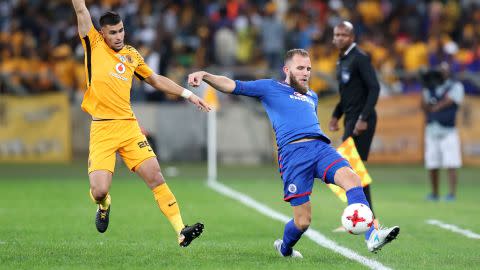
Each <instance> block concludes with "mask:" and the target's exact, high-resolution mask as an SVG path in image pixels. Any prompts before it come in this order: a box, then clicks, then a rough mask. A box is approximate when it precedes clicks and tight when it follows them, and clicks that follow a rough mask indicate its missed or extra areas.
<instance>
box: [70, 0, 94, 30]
mask: <svg viewBox="0 0 480 270" xmlns="http://www.w3.org/2000/svg"><path fill="white" fill-rule="evenodd" d="M72 4H73V8H74V9H75V14H77V22H78V34H79V35H80V37H82V38H83V37H85V36H86V35H87V34H88V31H89V30H90V28H92V26H93V23H92V18H91V17H90V12H88V9H87V6H86V5H85V0H72Z"/></svg>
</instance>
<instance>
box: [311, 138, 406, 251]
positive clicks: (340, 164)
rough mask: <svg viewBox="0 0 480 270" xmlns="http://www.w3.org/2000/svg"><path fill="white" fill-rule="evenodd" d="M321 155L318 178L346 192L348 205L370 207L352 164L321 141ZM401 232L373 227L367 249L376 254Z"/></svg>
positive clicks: (398, 229) (367, 235) (368, 237)
mask: <svg viewBox="0 0 480 270" xmlns="http://www.w3.org/2000/svg"><path fill="white" fill-rule="evenodd" d="M316 147H317V148H318V149H319V150H318V152H319V153H320V155H319V157H320V158H319V160H318V166H317V169H316V177H319V178H321V179H323V180H324V181H325V183H328V184H335V185H337V186H340V187H342V188H343V189H344V190H345V191H346V195H347V201H348V204H349V205H350V204H354V203H362V204H365V205H367V206H369V207H370V205H369V203H368V201H367V199H366V197H365V194H364V193H363V188H362V186H361V180H360V177H359V176H358V175H357V174H356V173H355V172H354V171H353V170H352V169H351V168H350V164H349V163H348V162H347V161H346V160H345V159H344V158H343V157H342V156H341V155H340V154H339V153H338V152H337V151H336V150H335V149H333V148H332V147H331V146H330V145H328V144H325V143H323V142H321V141H319V142H318V143H317V146H316ZM399 232H400V228H399V227H398V226H394V227H391V228H385V229H379V230H375V228H374V227H373V226H372V228H370V230H368V231H367V232H366V233H365V239H366V240H367V248H368V250H369V251H371V252H376V251H378V250H379V249H380V248H382V247H383V246H384V245H385V244H387V243H389V242H390V241H392V240H393V239H395V238H396V237H397V235H398V233H399Z"/></svg>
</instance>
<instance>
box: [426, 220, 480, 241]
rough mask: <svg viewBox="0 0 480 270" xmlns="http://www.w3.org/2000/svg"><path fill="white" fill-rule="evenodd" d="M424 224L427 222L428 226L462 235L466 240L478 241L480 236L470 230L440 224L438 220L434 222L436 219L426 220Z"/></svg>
mask: <svg viewBox="0 0 480 270" xmlns="http://www.w3.org/2000/svg"><path fill="white" fill-rule="evenodd" d="M425 222H427V223H428V224H430V225H436V226H438V227H440V228H443V229H445V230H449V231H452V232H455V233H459V234H461V235H464V236H466V237H468V238H472V239H480V234H476V233H474V232H472V231H470V230H466V229H462V228H460V227H458V226H457V225H453V224H448V223H444V222H442V221H440V220H436V219H428V220H426V221H425Z"/></svg>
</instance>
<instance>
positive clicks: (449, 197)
mask: <svg viewBox="0 0 480 270" xmlns="http://www.w3.org/2000/svg"><path fill="white" fill-rule="evenodd" d="M443 199H444V200H445V201H447V202H453V201H455V195H453V194H448V195H446V196H445V197H444V198H443Z"/></svg>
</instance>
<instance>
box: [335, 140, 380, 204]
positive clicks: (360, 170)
mask: <svg viewBox="0 0 480 270" xmlns="http://www.w3.org/2000/svg"><path fill="white" fill-rule="evenodd" d="M337 151H338V152H339V153H340V154H341V155H342V156H343V157H344V158H345V159H346V160H348V162H349V163H350V166H352V169H353V170H354V171H355V172H356V173H357V174H358V176H360V179H361V180H362V187H364V186H367V185H369V184H370V183H372V178H371V177H370V175H369V174H368V172H367V169H366V168H365V165H363V162H362V159H361V158H360V155H359V154H358V152H357V148H356V147H355V142H354V141H353V139H352V137H348V138H347V139H346V140H345V141H344V142H343V143H342V144H341V145H340V146H339V147H338V149H337ZM328 187H329V188H330V189H331V190H332V191H333V193H335V194H336V195H337V196H338V198H340V200H342V201H343V202H347V195H346V194H345V190H344V189H343V188H341V187H339V186H337V185H332V184H328Z"/></svg>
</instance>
